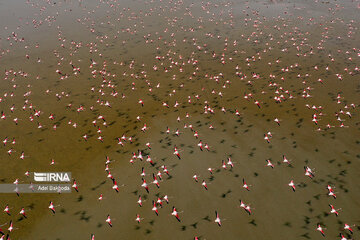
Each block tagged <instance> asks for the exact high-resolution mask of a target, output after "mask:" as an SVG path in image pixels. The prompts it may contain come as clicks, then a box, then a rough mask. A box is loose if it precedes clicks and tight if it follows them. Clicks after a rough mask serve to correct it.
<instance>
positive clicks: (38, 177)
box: [34, 172, 71, 182]
mask: <svg viewBox="0 0 360 240" xmlns="http://www.w3.org/2000/svg"><path fill="white" fill-rule="evenodd" d="M70 179H71V173H69V172H51V173H50V172H47V173H38V172H34V181H36V182H70Z"/></svg>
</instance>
